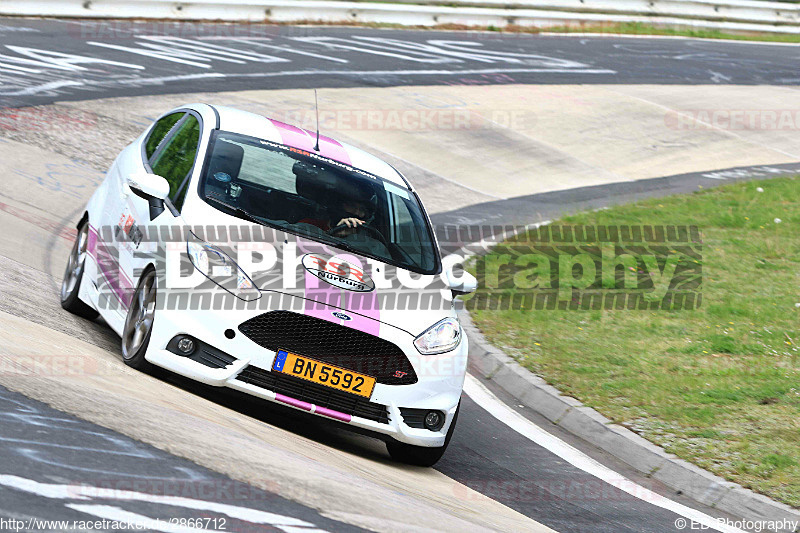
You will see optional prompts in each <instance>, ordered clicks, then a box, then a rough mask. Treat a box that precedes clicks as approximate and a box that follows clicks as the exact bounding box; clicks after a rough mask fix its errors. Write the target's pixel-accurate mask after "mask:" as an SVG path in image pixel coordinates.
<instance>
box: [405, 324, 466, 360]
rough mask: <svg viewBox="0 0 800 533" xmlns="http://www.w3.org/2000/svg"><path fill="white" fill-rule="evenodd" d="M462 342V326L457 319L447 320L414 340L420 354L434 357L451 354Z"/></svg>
mask: <svg viewBox="0 0 800 533" xmlns="http://www.w3.org/2000/svg"><path fill="white" fill-rule="evenodd" d="M459 342H461V326H460V325H459V323H458V320H456V319H455V318H445V319H444V320H440V321H439V322H437V323H436V324H434V325H433V326H431V327H429V328H428V329H426V330H425V332H424V333H423V334H422V335H420V336H419V337H417V338H416V339H414V346H416V347H417V350H419V353H421V354H424V355H433V354H437V353H444V352H449V351H450V350H452V349H453V348H455V347H456V346H458V343H459Z"/></svg>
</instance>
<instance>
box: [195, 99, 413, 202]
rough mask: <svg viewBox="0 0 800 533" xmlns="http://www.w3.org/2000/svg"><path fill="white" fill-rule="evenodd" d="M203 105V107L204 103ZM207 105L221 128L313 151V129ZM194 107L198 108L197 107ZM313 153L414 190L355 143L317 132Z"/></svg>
mask: <svg viewBox="0 0 800 533" xmlns="http://www.w3.org/2000/svg"><path fill="white" fill-rule="evenodd" d="M186 107H189V108H194V107H195V106H194V105H189V106H184V108H186ZM203 107H206V106H205V105H203ZM209 107H212V109H214V110H216V113H217V116H218V117H219V120H218V125H219V129H220V130H223V131H230V132H233V133H240V134H242V135H249V136H251V137H256V138H258V139H264V140H266V141H272V142H274V143H278V144H283V145H285V146H289V147H292V148H297V149H300V150H305V151H307V152H312V153H313V152H315V150H314V146H315V145H316V135H317V134H316V132H314V131H309V130H306V129H303V128H299V127H297V126H293V125H291V124H286V123H285V122H281V121H279V120H275V119H271V118H268V117H265V116H262V115H258V114H256V113H251V112H249V111H242V110H241V109H235V108H232V107H227V106H216V105H215V106H209ZM197 110H198V111H200V109H197ZM316 153H318V154H320V155H322V156H324V157H327V158H329V159H333V160H335V161H339V162H340V163H344V164H346V165H350V166H352V167H355V168H358V169H360V170H363V171H365V172H369V173H370V174H374V175H375V176H378V177H380V178H383V179H385V180H387V181H390V182H392V183H394V184H395V185H399V186H401V187H404V188H407V189H410V190H413V188H412V187H411V185H410V184H409V183H408V182H407V181H406V180H405V178H404V177H403V176H402V175H401V174H400V173H399V172H398V171H397V170H396V169H395V168H394V167H393V166H391V165H390V164H389V163H387V162H385V161H383V160H382V159H379V158H377V157H375V156H374V155H372V154H369V153H367V152H365V151H364V150H361V149H360V148H356V147H355V146H352V145H349V144H346V143H343V142H339V141H337V140H335V139H332V138H330V137H328V136H326V135H320V136H319V152H316Z"/></svg>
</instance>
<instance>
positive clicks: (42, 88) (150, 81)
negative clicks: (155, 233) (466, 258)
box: [0, 43, 616, 194]
mask: <svg viewBox="0 0 800 533" xmlns="http://www.w3.org/2000/svg"><path fill="white" fill-rule="evenodd" d="M89 44H91V43H89ZM100 46H108V47H114V46H116V45H105V44H101V45H100ZM198 66H202V67H203V68H208V67H209V66H208V65H201V64H199V63H198ZM536 72H542V73H548V72H551V73H558V74H563V73H567V72H577V73H579V74H616V71H614V70H607V69H577V68H575V69H569V68H565V69H560V68H487V69H471V70H283V71H278V72H252V73H247V74H223V73H221V72H214V73H208V74H188V75H185V76H166V77H159V78H138V77H133V78H126V79H124V80H115V81H113V82H104V81H95V80H87V79H85V80H83V81H82V82H78V81H54V82H50V83H45V84H43V85H37V86H34V87H28V88H26V89H21V90H16V91H13V92H0V96H27V95H32V94H37V93H40V92H46V91H50V90H54V89H58V88H60V87H69V86H84V85H85V86H87V87H89V86H103V87H113V86H115V85H154V84H162V83H165V82H169V81H179V80H190V79H202V78H279V77H283V76H354V77H358V78H360V77H364V76H432V75H436V76H464V75H469V74H514V73H517V74H527V73H536ZM478 192H480V191H478ZM484 194H486V193H484Z"/></svg>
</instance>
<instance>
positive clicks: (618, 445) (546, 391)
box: [459, 310, 800, 533]
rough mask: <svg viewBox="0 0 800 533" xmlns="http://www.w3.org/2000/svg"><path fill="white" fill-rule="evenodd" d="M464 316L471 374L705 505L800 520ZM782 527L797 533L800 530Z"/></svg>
mask: <svg viewBox="0 0 800 533" xmlns="http://www.w3.org/2000/svg"><path fill="white" fill-rule="evenodd" d="M459 315H460V316H459V318H460V320H461V325H462V327H463V328H464V331H465V332H466V334H467V337H468V338H469V342H470V353H469V370H470V373H472V374H474V375H479V376H481V377H483V378H485V379H487V380H491V381H492V382H494V383H496V384H497V385H498V386H499V387H500V388H501V389H503V390H504V391H506V392H507V393H509V394H510V395H511V396H513V397H514V398H515V399H516V401H518V402H519V403H520V404H522V405H524V406H526V407H528V408H530V409H532V410H533V411H535V412H536V413H539V414H540V415H542V416H544V417H545V418H547V419H548V420H549V421H550V422H552V423H553V424H556V425H558V426H560V427H562V428H564V429H565V430H567V431H569V432H570V433H572V434H573V435H575V436H576V437H579V438H581V439H583V440H585V441H587V442H589V443H591V444H593V445H594V446H597V447H598V448H600V449H601V450H604V451H606V452H608V453H610V454H611V455H613V456H614V457H616V458H617V459H619V460H621V461H623V462H624V463H626V464H628V465H630V466H631V467H633V468H635V469H636V470H638V471H639V472H641V473H642V474H644V475H645V476H647V477H651V478H653V479H656V480H658V481H660V482H662V483H664V484H665V485H667V486H668V487H670V488H672V489H674V490H675V491H677V492H678V493H679V494H684V495H686V496H689V497H690V498H692V499H694V500H696V501H698V502H700V503H702V504H704V505H708V506H710V507H713V508H716V509H719V510H721V511H724V512H726V513H730V514H731V515H733V516H737V517H741V518H743V519H744V520H753V521H767V520H769V521H784V520H785V521H786V522H793V523H796V524H797V523H800V511H797V510H796V509H793V508H792V507H790V506H788V505H786V504H783V503H779V502H776V501H773V500H771V499H769V498H767V497H766V496H763V495H761V494H757V493H755V492H753V491H751V490H749V489H746V488H744V487H742V486H741V485H738V484H737V483H732V482H730V481H726V480H724V479H723V478H721V477H719V476H717V475H714V474H711V473H710V472H707V471H705V470H703V469H702V468H700V467H698V466H695V465H693V464H691V463H689V462H687V461H684V460H683V459H679V458H678V457H676V456H675V455H672V454H669V453H667V452H665V451H664V450H663V449H662V448H660V447H659V446H656V445H655V444H653V443H651V442H650V441H648V440H646V439H644V438H642V437H640V436H639V435H637V434H636V433H634V432H633V431H631V430H629V429H627V428H625V427H623V426H620V425H618V424H613V423H612V422H611V421H610V420H609V419H607V418H606V417H604V416H603V415H602V414H600V413H598V412H597V411H595V410H594V409H592V408H591V407H587V406H585V405H583V404H582V403H581V402H580V401H578V400H576V399H575V398H572V397H569V396H563V395H562V394H561V393H560V392H559V391H558V390H557V389H556V388H555V387H553V386H551V385H548V384H547V382H546V381H545V380H543V379H542V378H540V377H539V376H537V375H535V374H533V373H532V372H530V371H528V370H526V369H525V368H523V367H522V366H520V365H519V364H518V363H517V362H516V361H515V360H514V359H513V358H511V357H509V356H508V355H507V354H506V353H504V352H503V351H502V350H500V349H499V348H496V347H495V346H492V345H491V344H489V342H488V341H487V340H486V339H485V338H484V336H483V334H482V333H481V332H480V330H479V329H478V328H477V327H476V326H475V324H474V322H473V321H472V317H470V315H469V313H468V312H467V311H465V310H462V311H461V312H460V313H459ZM776 531H781V532H784V531H785V532H789V533H796V532H797V531H800V528H792V529H778V530H776Z"/></svg>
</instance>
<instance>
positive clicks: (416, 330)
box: [186, 210, 456, 336]
mask: <svg viewBox="0 0 800 533" xmlns="http://www.w3.org/2000/svg"><path fill="white" fill-rule="evenodd" d="M214 211H215V213H214V214H215V215H217V216H216V217H214V218H218V217H219V215H222V213H219V212H218V211H216V210H214ZM223 216H224V218H225V219H227V220H226V222H228V223H230V221H231V220H235V221H236V222H237V224H236V226H230V225H226V226H220V225H216V226H208V225H206V226H191V225H190V227H191V231H192V234H193V235H194V236H196V237H197V238H198V239H200V240H201V241H206V242H208V243H211V244H213V245H215V246H218V247H219V248H220V249H221V250H223V251H224V252H225V253H226V254H228V255H229V256H230V257H231V258H232V259H233V260H234V261H235V262H236V263H237V265H238V266H239V267H240V269H241V270H242V271H243V272H244V273H246V274H247V275H248V276H249V277H250V279H251V280H252V281H253V284H254V285H255V286H256V287H258V289H259V290H260V291H261V294H262V296H261V301H260V302H259V307H260V308H262V309H270V310H275V309H287V310H291V311H295V312H301V313H304V314H307V315H312V316H315V317H318V318H321V319H324V320H328V321H331V322H335V323H339V324H342V325H346V326H348V327H353V328H355V329H360V330H363V331H365V332H367V333H372V334H376V335H377V332H378V329H379V327H380V324H385V325H388V326H392V327H395V328H398V329H400V330H403V331H405V332H407V333H408V334H410V335H413V336H417V335H419V334H421V333H422V332H424V331H425V330H426V329H428V328H429V327H430V326H432V325H433V324H435V323H436V322H438V321H439V320H441V319H443V318H446V317H454V316H456V314H455V311H454V308H453V302H452V296H451V293H450V290H449V288H447V286H446V284H445V281H444V279H443V276H442V275H441V274H436V275H427V276H423V275H420V274H416V273H413V272H411V271H409V270H406V269H403V268H399V267H396V266H393V265H389V264H386V263H383V262H381V261H378V260H375V259H372V258H369V257H366V256H363V255H360V254H358V253H357V252H353V251H343V250H341V249H339V248H337V247H334V246H331V245H328V244H323V243H320V242H317V241H314V240H312V239H311V238H306V237H302V236H298V235H295V234H292V233H289V232H285V231H281V230H277V229H274V228H269V227H265V226H260V225H255V224H246V225H240V224H241V222H242V221H241V220H240V219H237V218H235V217H232V216H229V215H223ZM206 221H208V218H207V219H206ZM186 222H187V223H189V222H190V221H188V220H187V221H186ZM221 229H224V231H221ZM209 230H212V231H213V234H211V232H209ZM265 299H273V300H274V301H272V302H270V301H265Z"/></svg>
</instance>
